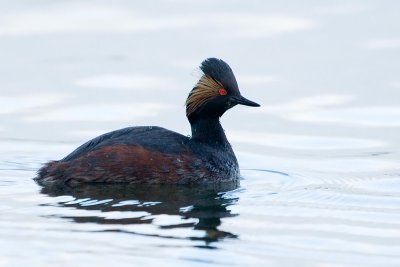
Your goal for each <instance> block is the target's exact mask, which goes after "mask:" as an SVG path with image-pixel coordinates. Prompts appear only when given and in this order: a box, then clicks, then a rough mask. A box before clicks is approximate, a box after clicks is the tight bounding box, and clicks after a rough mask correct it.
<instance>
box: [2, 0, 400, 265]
mask: <svg viewBox="0 0 400 267" xmlns="http://www.w3.org/2000/svg"><path fill="white" fill-rule="evenodd" d="M0 5H1V7H2V8H1V9H0V15H1V16H0V17H1V19H0V39H1V42H0V58H1V63H0V71H1V73H2V75H0V94H1V95H0V121H1V124H0V152H1V153H0V226H1V227H0V246H1V248H2V249H1V252H0V265H2V266H26V265H27V264H29V265H30V266H47V265H48V266H54V265H56V266H64V265H65V266H70V265H74V266H93V265H97V266H109V265H117V266H132V264H134V265H141V266H158V265H163V266H267V265H268V266H399V265H400V164H399V162H400V146H399V144H400V139H399V136H400V78H399V70H400V64H399V62H400V53H399V52H400V41H399V40H400V35H399V32H400V28H399V25H400V21H399V17H398V10H399V8H400V6H399V4H398V3H396V2H394V1H380V2H379V3H378V2H376V1H335V2H334V3H322V2H320V1H301V2H295V1H293V2H292V3H290V4H288V3H286V2H285V3H283V2H282V3H280V2H279V3H278V2H276V1H256V0H252V1H246V2H242V1H190V2H187V1H179V0H174V1H155V2H146V3H133V2H132V1H123V0H122V1H117V2H113V3H110V1H101V0H99V1H85V2H84V3H81V2H71V1H57V2H54V1H46V0H45V1H40V2H35V3H33V2H30V1H18V2H17V1H14V2H5V1H0ZM210 56H217V57H221V58H223V59H224V60H226V61H227V62H228V63H229V64H230V65H231V67H232V68H233V70H234V72H235V73H236V76H237V80H238V82H239V86H240V88H241V90H242V93H243V95H244V96H246V97H248V98H249V99H252V100H254V101H256V102H259V103H260V104H261V105H262V107H260V108H247V107H235V108H234V109H233V110H231V111H229V112H227V114H226V115H225V116H224V117H223V119H222V123H223V126H224V128H225V131H226V134H227V136H228V138H229V140H230V141H231V143H232V145H233V147H234V150H235V152H236V154H237V157H238V160H239V162H240V167H241V173H242V176H243V179H242V180H241V183H240V186H239V187H230V186H226V187H222V188H221V187H212V188H210V187H207V188H205V187H195V188H190V187H182V186H161V187H160V186H158V187H148V186H112V185H111V186H103V187H98V186H97V187H96V186H82V187H78V188H75V189H64V190H62V189H59V188H58V189H57V188H53V189H49V188H41V187H39V186H38V185H36V184H35V183H34V182H33V180H32V177H34V176H35V172H36V170H37V169H38V168H39V167H40V166H41V165H42V164H43V163H44V162H46V161H48V160H52V159H59V158H62V157H63V156H65V155H66V154H67V153H69V152H70V151H72V150H73V149H74V148H75V147H77V146H78V145H80V144H81V143H83V142H85V141H86V140H88V139H90V138H93V137H95V136H97V135H99V134H102V133H104V132H107V131H111V130H114V129H118V128H122V127H126V126H132V125H160V126H163V127H166V128H169V129H172V130H175V131H178V132H181V133H183V134H190V127H189V124H188V122H187V121H186V118H185V116H184V112H185V109H184V105H183V104H184V102H185V99H186V97H187V94H188V92H189V90H190V89H191V87H192V86H193V84H194V83H195V82H196V81H197V79H198V78H199V76H200V72H199V71H198V70H197V66H198V65H199V63H200V62H201V61H202V60H203V59H204V58H206V57H210Z"/></svg>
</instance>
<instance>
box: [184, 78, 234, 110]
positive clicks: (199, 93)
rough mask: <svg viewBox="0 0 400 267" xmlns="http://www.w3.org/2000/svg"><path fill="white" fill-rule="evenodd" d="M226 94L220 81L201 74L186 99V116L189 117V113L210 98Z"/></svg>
mask: <svg viewBox="0 0 400 267" xmlns="http://www.w3.org/2000/svg"><path fill="white" fill-rule="evenodd" d="M221 92H222V93H221ZM224 93H225V94H224ZM226 94H227V91H226V90H225V89H224V88H223V86H222V84H221V83H220V82H218V81H216V80H214V79H213V78H212V77H210V76H208V75H203V76H201V78H200V80H199V81H198V83H197V84H196V86H195V87H194V88H193V90H192V91H191V92H190V94H189V96H188V98H187V100H186V116H188V117H189V115H190V114H192V113H193V112H194V111H196V110H197V109H198V108H199V107H201V106H202V105H204V104H205V103H207V102H208V101H209V100H210V99H211V98H213V97H216V96H219V95H226Z"/></svg>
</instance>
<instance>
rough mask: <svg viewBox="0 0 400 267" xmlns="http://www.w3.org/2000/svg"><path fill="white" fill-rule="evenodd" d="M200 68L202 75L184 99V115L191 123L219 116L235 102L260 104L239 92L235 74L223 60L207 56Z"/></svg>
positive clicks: (253, 105) (248, 104)
mask: <svg viewBox="0 0 400 267" xmlns="http://www.w3.org/2000/svg"><path fill="white" fill-rule="evenodd" d="M200 69H201V70H202V71H203V76H201V78H200V80H199V81H198V82H197V84H196V85H195V86H194V88H193V89H192V91H191V92H190V93H189V96H188V98H187V100H186V116H187V117H188V119H189V121H190V122H191V123H192V122H194V121H196V120H198V119H207V118H219V117H221V116H222V115H223V114H224V113H225V111H227V110H228V109H230V108H232V107H234V106H236V105H237V104H241V105H246V106H251V107H259V106H260V105H259V104H257V103H255V102H253V101H250V100H248V99H246V98H244V97H243V96H242V95H241V94H240V91H239V87H238V84H237V82H236V78H235V75H234V74H233V72H232V69H231V68H230V67H229V65H228V64H227V63H225V62H224V61H223V60H221V59H217V58H208V59H206V60H204V61H203V62H202V63H201V65H200Z"/></svg>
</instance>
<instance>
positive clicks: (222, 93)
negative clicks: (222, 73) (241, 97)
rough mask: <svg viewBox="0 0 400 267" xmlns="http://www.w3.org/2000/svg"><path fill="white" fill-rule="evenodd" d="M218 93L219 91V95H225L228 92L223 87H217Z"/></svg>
mask: <svg viewBox="0 0 400 267" xmlns="http://www.w3.org/2000/svg"><path fill="white" fill-rule="evenodd" d="M218 93H219V95H227V94H228V92H227V91H226V90H225V89H224V88H221V89H219V90H218Z"/></svg>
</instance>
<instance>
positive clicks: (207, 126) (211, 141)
mask: <svg viewBox="0 0 400 267" xmlns="http://www.w3.org/2000/svg"><path fill="white" fill-rule="evenodd" d="M191 127H192V140H194V141H197V142H201V143H205V144H208V145H210V146H215V147H223V148H227V149H229V150H231V149H232V148H231V145H230V144H229V142H228V139H227V138H226V135H225V132H224V129H222V126H221V123H220V122H219V118H218V117H217V118H207V119H197V120H196V121H194V122H191Z"/></svg>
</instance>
